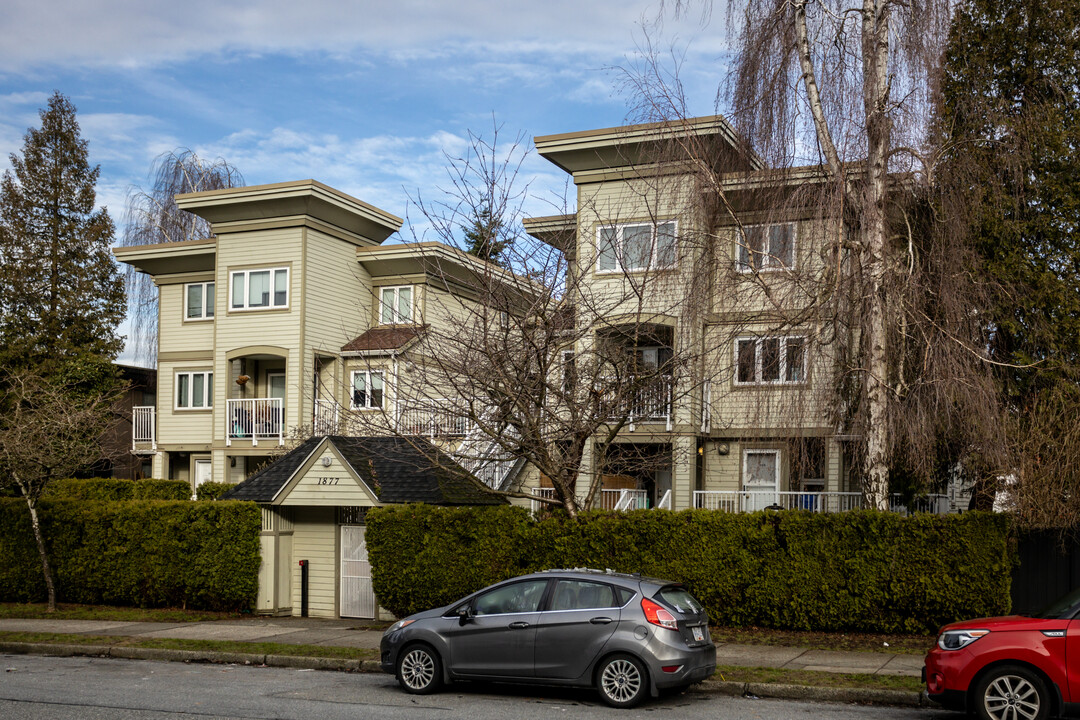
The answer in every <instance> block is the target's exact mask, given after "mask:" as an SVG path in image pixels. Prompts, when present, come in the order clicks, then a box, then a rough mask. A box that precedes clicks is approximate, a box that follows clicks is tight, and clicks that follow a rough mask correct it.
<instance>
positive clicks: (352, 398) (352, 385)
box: [349, 370, 386, 411]
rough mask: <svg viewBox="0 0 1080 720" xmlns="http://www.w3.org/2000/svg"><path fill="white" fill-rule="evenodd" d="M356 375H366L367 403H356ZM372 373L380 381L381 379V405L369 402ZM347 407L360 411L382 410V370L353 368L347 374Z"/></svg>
mask: <svg viewBox="0 0 1080 720" xmlns="http://www.w3.org/2000/svg"><path fill="white" fill-rule="evenodd" d="M357 375H365V376H367V381H366V382H367V401H368V404H367V405H357V404H356V376H357ZM372 375H378V376H379V377H380V378H382V381H383V385H382V404H381V405H372V404H371V376H372ZM349 407H350V408H352V409H353V410H362V411H367V410H382V409H383V408H384V407H386V373H385V372H383V371H382V370H353V371H352V373H351V374H350V375H349Z"/></svg>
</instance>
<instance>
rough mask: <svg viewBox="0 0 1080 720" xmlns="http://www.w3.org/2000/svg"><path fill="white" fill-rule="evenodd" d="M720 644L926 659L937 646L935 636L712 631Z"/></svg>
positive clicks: (768, 629) (718, 629)
mask: <svg viewBox="0 0 1080 720" xmlns="http://www.w3.org/2000/svg"><path fill="white" fill-rule="evenodd" d="M710 631H711V633H712V638H713V641H714V642H717V643H735V644H737V645H776V646H782V647H802V648H809V649H811V650H853V651H857V652H887V653H897V654H905V653H915V654H919V655H922V654H923V653H925V652H926V651H927V650H929V649H930V647H931V646H932V645H933V644H934V637H933V636H932V635H872V634H868V633H826V632H810V631H803V630H773V629H771V628H753V627H752V628H730V627H713V628H711V630H710Z"/></svg>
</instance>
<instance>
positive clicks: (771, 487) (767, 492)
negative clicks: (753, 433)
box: [742, 450, 780, 512]
mask: <svg viewBox="0 0 1080 720" xmlns="http://www.w3.org/2000/svg"><path fill="white" fill-rule="evenodd" d="M779 479H780V451H779V450H745V451H743V493H744V495H743V508H742V509H743V510H744V511H745V512H753V511H755V510H764V509H765V508H766V507H768V506H769V505H772V504H774V503H777V502H779V496H778V495H777V494H776V490H777V484H778V482H779Z"/></svg>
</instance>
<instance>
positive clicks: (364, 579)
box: [340, 525, 379, 618]
mask: <svg viewBox="0 0 1080 720" xmlns="http://www.w3.org/2000/svg"><path fill="white" fill-rule="evenodd" d="M366 531H367V528H366V527H364V526H362V525H342V526H341V603H340V608H341V611H340V612H341V617H355V618H374V617H375V612H376V610H377V609H378V607H379V606H378V603H376V602H375V591H374V590H372V589H371V563H369V562H368V555H367V542H366V541H365V540H364V533H365V532H366Z"/></svg>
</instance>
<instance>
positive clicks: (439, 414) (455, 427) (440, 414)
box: [312, 398, 472, 438]
mask: <svg viewBox="0 0 1080 720" xmlns="http://www.w3.org/2000/svg"><path fill="white" fill-rule="evenodd" d="M471 427H472V423H471V422H470V421H469V418H468V415H467V414H466V412H465V410H464V408H463V406H462V403H461V402H460V401H457V400H454V399H452V398H423V399H413V400H403V401H401V402H399V403H396V404H395V405H394V407H393V408H392V409H391V410H390V412H389V414H388V415H384V414H383V413H382V412H381V411H379V410H358V411H348V410H346V409H345V408H343V407H342V406H341V405H340V404H338V403H336V402H334V401H333V400H316V401H315V412H314V416H313V418H312V430H313V433H314V434H315V435H338V434H344V435H373V434H378V433H380V432H386V431H387V430H391V429H392V430H393V431H394V432H398V433H400V434H402V435H421V436H424V437H427V438H463V437H465V436H466V435H467V434H468V433H469V430H470V428H471Z"/></svg>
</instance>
